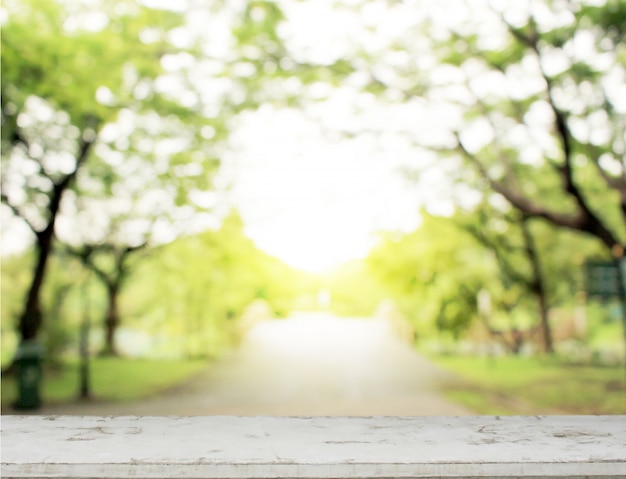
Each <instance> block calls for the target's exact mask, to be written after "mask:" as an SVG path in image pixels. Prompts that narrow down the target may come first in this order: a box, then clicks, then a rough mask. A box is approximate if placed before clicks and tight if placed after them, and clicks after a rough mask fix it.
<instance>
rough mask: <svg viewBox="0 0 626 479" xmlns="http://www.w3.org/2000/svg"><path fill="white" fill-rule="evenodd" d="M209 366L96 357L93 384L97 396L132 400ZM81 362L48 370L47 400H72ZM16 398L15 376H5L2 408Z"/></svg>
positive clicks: (195, 362)
mask: <svg viewBox="0 0 626 479" xmlns="http://www.w3.org/2000/svg"><path fill="white" fill-rule="evenodd" d="M206 365H207V363H206V361H199V360H193V361H192V360H185V361H154V360H135V359H122V358H96V359H93V360H92V362H91V383H92V391H93V396H94V398H95V399H99V400H114V401H129V400H132V399H137V398H141V397H145V396H150V395H152V394H155V393H158V392H160V391H163V390H166V389H169V388H171V387H174V386H176V385H178V384H180V383H181V382H183V381H185V380H186V379H187V378H189V377H190V376H192V375H193V374H195V373H197V372H199V371H200V370H202V369H203V368H205V367H206ZM78 384H79V379H78V365H77V364H68V365H66V367H64V368H63V370H62V371H48V372H46V373H45V375H44V379H43V382H42V399H43V400H44V401H45V402H46V403H60V402H71V401H74V400H76V398H77V397H78ZM15 397H16V378H15V377H6V378H5V377H3V378H2V409H5V407H7V406H8V405H10V404H11V403H12V402H13V401H14V400H15Z"/></svg>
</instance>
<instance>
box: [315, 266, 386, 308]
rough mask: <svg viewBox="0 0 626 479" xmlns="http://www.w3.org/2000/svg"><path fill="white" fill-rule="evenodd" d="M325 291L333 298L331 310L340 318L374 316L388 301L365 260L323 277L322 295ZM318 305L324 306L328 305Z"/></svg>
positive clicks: (339, 268) (320, 286) (320, 289)
mask: <svg viewBox="0 0 626 479" xmlns="http://www.w3.org/2000/svg"><path fill="white" fill-rule="evenodd" d="M320 292H321V293H320ZM324 292H327V293H328V295H329V298H328V299H329V305H328V306H329V308H330V310H331V311H332V312H333V313H334V314H338V315H340V316H364V317H369V316H373V315H374V313H375V312H376V308H377V307H378V305H379V304H380V303H381V301H382V300H383V299H384V296H383V293H382V291H381V288H380V286H379V285H378V283H377V281H376V279H375V278H374V277H373V276H372V275H371V273H370V271H369V270H368V267H367V264H366V263H365V261H363V260H353V261H350V262H348V263H344V264H342V265H340V266H338V267H337V268H335V269H334V270H333V271H331V272H330V273H327V274H324V275H322V277H321V278H320V280H319V286H318V294H322V295H323V294H324ZM322 300H323V299H322ZM318 306H321V307H324V304H321V305H318Z"/></svg>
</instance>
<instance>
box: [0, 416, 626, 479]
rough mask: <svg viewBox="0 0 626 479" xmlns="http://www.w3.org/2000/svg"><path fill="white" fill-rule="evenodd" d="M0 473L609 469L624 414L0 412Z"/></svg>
mask: <svg viewBox="0 0 626 479" xmlns="http://www.w3.org/2000/svg"><path fill="white" fill-rule="evenodd" d="M1 473H2V474H1V475H2V477H3V478H5V479H8V478H52V477H54V478H127V477H132V478H153V479H154V478H196V479H198V478H222V479H226V478H435V477H440V478H456V479H459V478H487V477H488V478H492V479H493V478H531V477H532V478H544V477H546V478H554V477H568V478H590V477H593V478H616V477H626V416H545V417H530V416H527V417H511V416H507V417H491V416H489V417H487V416H474V417H257V416H255V417H233V416H207V417H134V416H133V417H130V416H127V417H97V416H84V417H76V416H3V418H2V471H1Z"/></svg>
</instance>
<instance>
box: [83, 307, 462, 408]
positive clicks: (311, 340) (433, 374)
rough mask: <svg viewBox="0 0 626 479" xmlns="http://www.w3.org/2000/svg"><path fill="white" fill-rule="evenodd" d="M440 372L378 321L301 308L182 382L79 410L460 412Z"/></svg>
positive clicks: (264, 326) (255, 331)
mask: <svg viewBox="0 0 626 479" xmlns="http://www.w3.org/2000/svg"><path fill="white" fill-rule="evenodd" d="M445 378H446V373H445V372H443V371H441V370H440V369H438V368H437V367H436V366H434V365H432V364H431V363H430V362H428V361H427V360H426V359H424V358H422V357H421V356H419V355H418V354H417V353H415V352H414V351H413V350H412V349H411V348H410V347H409V346H408V345H406V344H404V343H403V342H402V341H400V339H398V338H397V337H396V336H395V335H394V333H393V331H392V328H391V326H390V324H389V323H388V322H386V321H385V320H382V319H359V318H350V319H346V318H337V317H335V316H332V315H329V314H323V313H299V314H295V315H293V316H292V317H291V318H289V319H286V320H270V321H263V322H260V323H258V324H257V325H256V326H255V327H254V328H252V330H251V331H250V333H249V335H248V336H247V338H246V339H245V340H244V342H243V343H242V345H241V346H240V347H239V348H238V349H237V350H235V351H232V352H231V353H230V354H228V355H226V356H224V357H223V358H222V359H220V360H219V361H217V362H216V363H214V364H213V365H212V366H211V367H209V368H208V369H207V371H206V372H204V373H202V374H200V375H199V376H196V377H195V378H194V379H193V380H192V381H190V382H189V383H188V384H186V385H185V386H183V387H180V388H177V389H176V390H174V391H170V392H168V393H166V394H164V395H161V396H158V397H155V398H151V399H148V400H144V401H141V402H137V403H130V404H125V405H113V404H111V405H108V406H106V407H105V408H104V410H103V409H102V407H100V408H99V409H98V411H96V410H95V409H93V408H94V406H95V405H89V407H85V408H84V411H81V412H80V413H81V414H91V413H93V414H143V415H213V414H228V415H307V416H308V415H463V414H470V411H468V410H466V409H464V408H463V407H461V406H457V405H455V404H452V403H450V402H448V401H447V400H445V399H444V398H443V397H442V396H441V394H440V393H439V392H438V387H439V385H440V384H441V381H443V380H445Z"/></svg>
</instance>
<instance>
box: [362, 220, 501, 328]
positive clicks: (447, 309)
mask: <svg viewBox="0 0 626 479" xmlns="http://www.w3.org/2000/svg"><path fill="white" fill-rule="evenodd" d="M368 264H369V267H370V268H371V271H372V273H373V274H374V275H375V276H376V277H377V278H378V279H379V281H380V283H381V285H382V286H383V287H384V288H385V289H386V291H387V294H389V296H390V297H391V298H392V299H394V300H395V301H396V302H397V304H398V306H399V308H400V310H401V312H402V313H403V314H405V315H406V317H407V318H408V319H409V320H410V321H411V322H412V324H413V327H414V329H415V332H416V334H417V335H418V336H420V335H421V336H426V335H429V334H430V333H432V332H433V331H440V332H444V333H449V334H451V335H452V336H453V337H454V338H455V339H458V338H460V337H461V335H462V334H463V332H464V331H465V330H466V329H467V328H468V327H469V326H470V324H471V323H472V320H473V319H474V318H475V317H476V316H477V306H476V296H477V294H478V292H479V291H480V290H481V289H482V288H485V287H486V285H488V284H489V283H490V281H493V279H492V278H493V277H494V265H493V264H492V263H491V261H489V256H488V254H487V253H486V252H485V251H484V250H481V248H478V247H477V245H476V244H475V243H473V242H472V238H471V236H469V235H468V234H467V233H465V232H463V230H461V229H460V228H459V227H458V226H456V225H454V224H453V223H452V222H451V221H450V220H449V219H446V218H437V217H433V216H430V215H427V214H425V215H424V221H423V223H422V224H421V225H420V227H419V228H418V229H417V230H415V231H414V232H413V233H409V234H402V235H389V236H388V237H387V238H385V240H384V241H383V242H382V243H381V244H380V245H379V246H378V247H377V248H375V249H374V250H373V251H372V253H371V255H370V256H369V257H368Z"/></svg>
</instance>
